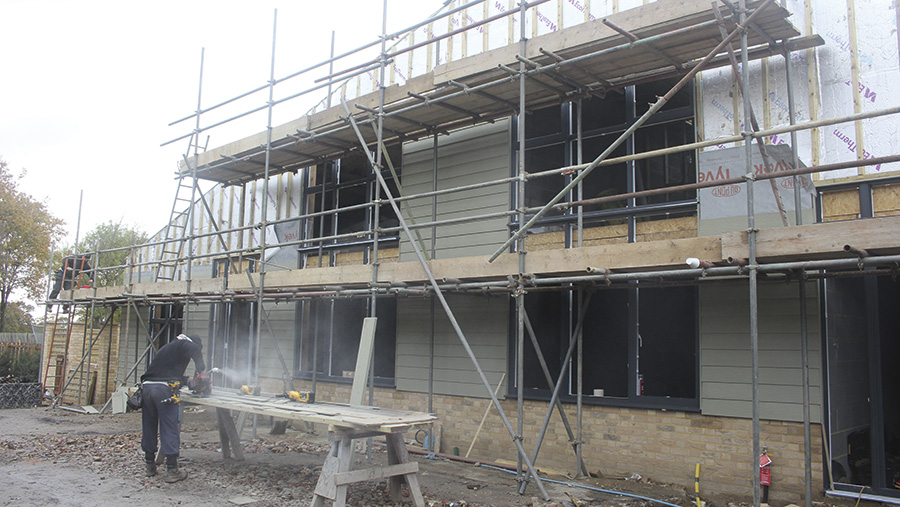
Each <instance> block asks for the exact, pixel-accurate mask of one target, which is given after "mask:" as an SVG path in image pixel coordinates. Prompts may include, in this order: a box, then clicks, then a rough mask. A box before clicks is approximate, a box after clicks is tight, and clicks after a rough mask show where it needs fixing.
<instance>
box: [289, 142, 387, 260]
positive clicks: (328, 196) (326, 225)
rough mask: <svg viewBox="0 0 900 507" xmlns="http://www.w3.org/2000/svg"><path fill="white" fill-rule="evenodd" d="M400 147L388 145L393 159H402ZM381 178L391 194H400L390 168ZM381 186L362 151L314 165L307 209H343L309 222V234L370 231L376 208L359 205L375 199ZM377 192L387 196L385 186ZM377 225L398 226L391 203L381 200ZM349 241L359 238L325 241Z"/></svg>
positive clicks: (326, 234) (310, 236)
mask: <svg viewBox="0 0 900 507" xmlns="http://www.w3.org/2000/svg"><path fill="white" fill-rule="evenodd" d="M400 150H401V147H400V146H399V145H397V146H392V147H390V148H388V156H389V157H390V160H392V161H395V160H396V161H399V160H400ZM386 166H387V162H385V167H386ZM395 171H396V173H397V174H398V175H399V174H400V168H399V167H397V168H395ZM382 177H383V178H384V179H385V181H386V182H387V184H388V187H389V188H390V189H391V195H393V196H394V197H397V196H398V195H399V193H398V191H397V184H396V182H395V181H394V178H393V174H392V173H391V171H390V170H389V169H384V170H383V171H382ZM378 185H379V183H378V180H377V178H376V176H375V174H374V173H373V171H372V166H371V164H369V159H368V157H366V156H364V155H361V154H357V155H351V156H347V157H344V158H342V159H339V160H334V161H330V162H326V163H323V164H319V165H317V166H315V168H313V169H312V171H310V179H309V181H308V182H307V186H306V189H305V194H306V199H307V203H308V204H307V206H308V209H309V210H310V212H316V213H318V212H322V211H328V210H341V211H338V212H337V213H331V214H327V215H319V216H316V217H313V218H312V220H309V221H307V224H306V235H307V236H306V237H308V238H321V237H328V236H334V235H340V234H350V233H354V232H362V231H368V230H371V229H372V227H373V222H374V218H373V217H374V212H373V208H372V207H369V206H360V205H364V204H367V203H370V202H372V200H373V199H374V198H375V195H376V186H378ZM378 195H379V196H380V197H381V198H382V199H383V198H385V193H384V191H383V189H379V193H378ZM355 206H360V207H355ZM347 208H351V209H347ZM378 225H379V227H382V228H384V227H394V226H396V225H399V220H398V219H397V215H396V213H394V210H393V208H392V207H391V206H390V204H389V203H382V205H381V207H380V211H379V222H378ZM350 241H353V242H358V241H359V238H351V239H346V238H342V239H338V240H335V241H331V242H327V243H326V244H332V245H334V244H341V243H346V242H350Z"/></svg>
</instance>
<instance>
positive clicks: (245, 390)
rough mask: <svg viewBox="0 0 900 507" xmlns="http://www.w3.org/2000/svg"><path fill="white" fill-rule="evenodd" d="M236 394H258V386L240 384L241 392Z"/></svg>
mask: <svg viewBox="0 0 900 507" xmlns="http://www.w3.org/2000/svg"><path fill="white" fill-rule="evenodd" d="M238 394H249V395H259V386H249V385H247V384H244V385H242V386H241V392H240V393H238Z"/></svg>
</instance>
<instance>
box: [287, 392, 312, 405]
mask: <svg viewBox="0 0 900 507" xmlns="http://www.w3.org/2000/svg"><path fill="white" fill-rule="evenodd" d="M277 397H278V398H287V399H289V400H291V401H297V402H300V403H315V402H316V393H315V392H314V391H288V392H286V393H284V394H279V395H278V396H277Z"/></svg>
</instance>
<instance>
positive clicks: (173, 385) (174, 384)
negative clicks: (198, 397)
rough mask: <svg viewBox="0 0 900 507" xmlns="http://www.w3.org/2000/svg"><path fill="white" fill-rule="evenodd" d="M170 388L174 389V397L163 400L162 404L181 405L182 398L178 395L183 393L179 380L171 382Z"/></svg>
mask: <svg viewBox="0 0 900 507" xmlns="http://www.w3.org/2000/svg"><path fill="white" fill-rule="evenodd" d="M169 387H171V388H172V396H169V397H168V398H166V399H164V400H162V401H161V402H160V403H165V404H166V405H177V404H178V403H181V398H179V397H178V394H179V393H180V392H181V382H180V381H178V380H176V381H175V382H169Z"/></svg>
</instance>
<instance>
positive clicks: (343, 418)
mask: <svg viewBox="0 0 900 507" xmlns="http://www.w3.org/2000/svg"><path fill="white" fill-rule="evenodd" d="M182 399H183V400H184V401H185V402H186V403H193V404H197V405H204V406H209V407H215V408H222V409H229V410H236V411H240V412H247V413H254V414H260V415H269V416H273V417H278V418H283V419H292V420H298V421H308V422H313V423H321V424H326V425H329V426H332V427H334V428H337V429H338V430H340V429H351V430H355V429H360V428H361V429H369V430H377V431H382V432H384V433H393V432H401V431H405V430H407V429H410V428H412V427H414V426H418V425H423V424H430V423H431V422H433V421H434V420H435V419H436V418H435V417H434V416H432V415H431V414H425V413H422V412H410V411H400V410H385V409H379V408H377V407H364V406H358V407H351V406H348V405H339V404H330V403H311V404H304V403H296V402H287V401H285V400H279V399H276V398H273V397H263V396H243V397H242V396H237V395H234V394H230V393H224V392H223V393H218V394H217V393H215V392H214V393H213V395H211V396H209V397H199V396H194V395H191V394H189V393H182ZM232 441H234V440H232Z"/></svg>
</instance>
